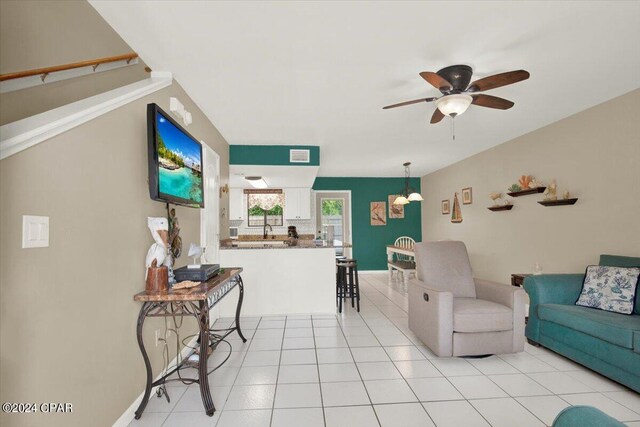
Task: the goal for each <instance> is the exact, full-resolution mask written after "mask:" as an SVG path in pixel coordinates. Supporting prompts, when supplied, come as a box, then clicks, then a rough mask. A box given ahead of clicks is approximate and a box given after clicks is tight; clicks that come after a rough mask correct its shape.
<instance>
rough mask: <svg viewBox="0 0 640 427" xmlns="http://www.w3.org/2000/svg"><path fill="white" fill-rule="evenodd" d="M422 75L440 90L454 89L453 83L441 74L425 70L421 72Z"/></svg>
mask: <svg viewBox="0 0 640 427" xmlns="http://www.w3.org/2000/svg"><path fill="white" fill-rule="evenodd" d="M420 77H422V78H423V79H425V80H426V81H427V82H428V83H429V84H430V85H431V86H433V87H435V88H436V89H438V90H439V91H440V92H443V91H445V92H446V91H448V90H451V89H453V85H452V84H451V83H449V82H448V81H447V80H446V79H444V78H442V77H441V76H440V75H438V74H436V73H432V72H431V71H423V72H421V73H420Z"/></svg>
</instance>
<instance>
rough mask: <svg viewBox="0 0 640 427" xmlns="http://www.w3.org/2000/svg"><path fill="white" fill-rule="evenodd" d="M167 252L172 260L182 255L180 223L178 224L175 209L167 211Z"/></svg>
mask: <svg viewBox="0 0 640 427" xmlns="http://www.w3.org/2000/svg"><path fill="white" fill-rule="evenodd" d="M169 251H170V252H171V255H173V258H180V254H182V237H180V223H179V222H178V217H177V216H176V210H175V208H174V209H171V210H170V211H169Z"/></svg>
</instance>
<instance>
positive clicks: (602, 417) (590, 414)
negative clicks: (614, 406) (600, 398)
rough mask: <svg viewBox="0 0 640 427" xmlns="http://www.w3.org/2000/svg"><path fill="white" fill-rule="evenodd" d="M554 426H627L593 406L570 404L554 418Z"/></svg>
mask: <svg viewBox="0 0 640 427" xmlns="http://www.w3.org/2000/svg"><path fill="white" fill-rule="evenodd" d="M552 427H625V425H624V424H622V423H621V422H620V421H618V420H616V419H615V418H613V417H610V416H609V415H607V414H605V413H604V412H602V411H601V410H599V409H597V408H594V407H593V406H569V407H568V408H565V409H563V410H562V412H560V413H559V414H558V416H557V417H556V419H555V420H553V424H552Z"/></svg>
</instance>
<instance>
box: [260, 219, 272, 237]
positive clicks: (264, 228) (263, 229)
mask: <svg viewBox="0 0 640 427" xmlns="http://www.w3.org/2000/svg"><path fill="white" fill-rule="evenodd" d="M267 227H269V230H271V232H272V233H273V227H271V224H267V223H266V221H265V223H264V227H263V228H262V238H263V239H266V238H267V234H268V232H267Z"/></svg>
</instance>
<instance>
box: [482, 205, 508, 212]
mask: <svg viewBox="0 0 640 427" xmlns="http://www.w3.org/2000/svg"><path fill="white" fill-rule="evenodd" d="M487 209H489V210H490V211H493V212H500V211H510V210H511V209H513V205H504V206H491V207H489V208H487Z"/></svg>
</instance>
